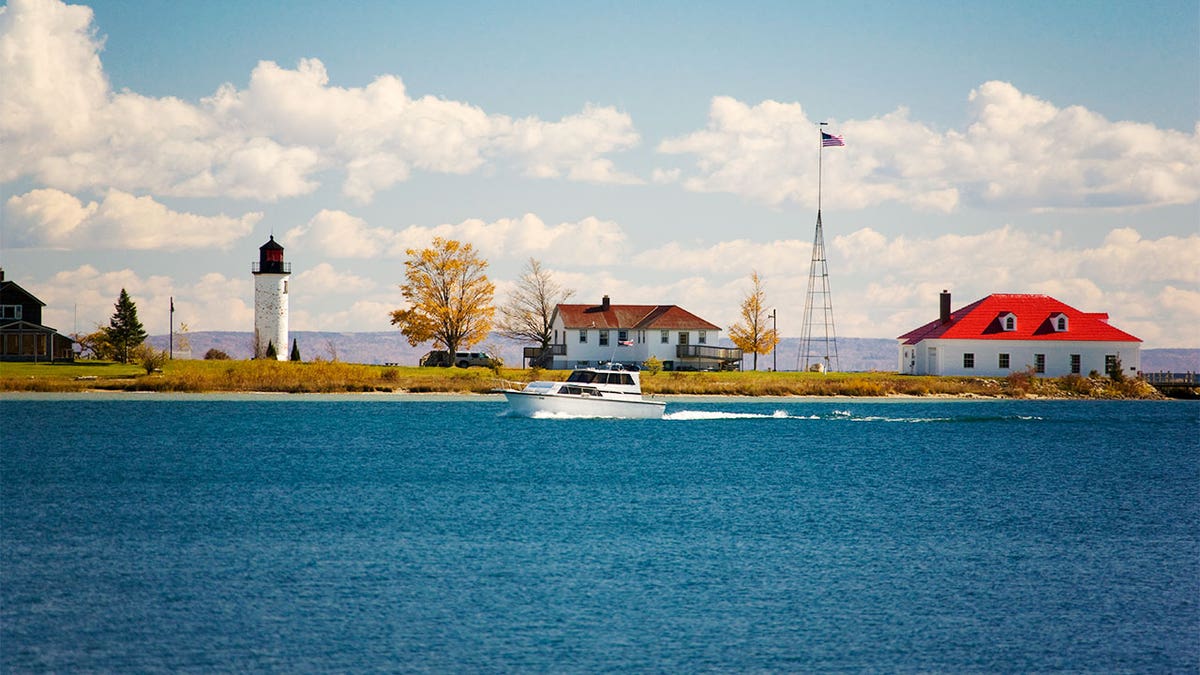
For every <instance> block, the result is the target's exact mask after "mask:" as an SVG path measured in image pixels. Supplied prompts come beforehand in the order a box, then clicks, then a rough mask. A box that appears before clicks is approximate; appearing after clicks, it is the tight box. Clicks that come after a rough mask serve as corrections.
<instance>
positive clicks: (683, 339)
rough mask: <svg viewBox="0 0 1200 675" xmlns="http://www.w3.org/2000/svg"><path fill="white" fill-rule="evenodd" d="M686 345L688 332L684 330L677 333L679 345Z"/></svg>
mask: <svg viewBox="0 0 1200 675" xmlns="http://www.w3.org/2000/svg"><path fill="white" fill-rule="evenodd" d="M687 343H688V332H687V331H686V330H681V331H679V344H681V345H686V344H687Z"/></svg>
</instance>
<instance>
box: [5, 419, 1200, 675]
mask: <svg viewBox="0 0 1200 675" xmlns="http://www.w3.org/2000/svg"><path fill="white" fill-rule="evenodd" d="M503 411H504V403H503V402H502V401H500V400H496V399H492V398H475V399H470V400H457V399H445V398H440V399H412V398H400V397H388V396H374V397H353V396H346V397H294V396H278V397H258V398H254V397H240V398H213V397H189V398H167V397H161V396H144V397H136V396H110V397H103V396H101V397H90V398H84V397H71V398H66V399H63V398H55V397H38V396H32V397H13V396H8V397H6V398H4V399H0V504H2V512H0V535H2V536H0V670H3V671H4V672H23V671H46V670H49V671H60V672H61V671H80V670H83V671H125V672H128V671H147V670H169V671H177V670H188V671H214V670H216V671H231V670H236V671H245V670H252V671H260V670H280V671H289V672H291V671H312V670H320V671H368V670H388V671H417V672H422V671H432V672H511V671H554V672H562V671H596V670H609V671H623V672H628V671H635V672H646V671H668V672H695V671H743V672H744V671H792V672H794V671H807V672H812V671H834V670H837V671H842V670H883V671H943V672H961V671H1021V672H1027V671H1047V670H1072V671H1124V672H1133V671H1136V672H1147V671H1154V672H1158V671H1176V672H1181V671H1182V672H1189V671H1190V672H1196V671H1197V670H1200V406H1198V405H1197V404H1195V403H1185V402H1169V403H1160V402H1112V403H1109V402H1055V401H981V402H976V401H933V402H927V401H911V402H910V401H904V402H894V401H879V400H863V401H859V400H813V399H776V400H739V399H730V400H717V401H687V400H684V401H678V400H672V402H671V403H670V404H669V405H668V406H667V419H664V420H661V421H658V420H655V421H618V420H560V419H554V420H530V419H519V418H510V417H505V416H503V415H502V413H503Z"/></svg>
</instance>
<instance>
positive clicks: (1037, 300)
mask: <svg viewBox="0 0 1200 675" xmlns="http://www.w3.org/2000/svg"><path fill="white" fill-rule="evenodd" d="M897 340H898V341H899V358H900V362H899V371H900V372H901V373H904V374H908V375H980V376H985V377H998V376H1000V377H1002V376H1005V375H1009V374H1010V373H1014V372H1023V371H1027V370H1030V369H1032V370H1033V372H1034V373H1035V374H1037V375H1038V376H1041V377H1061V376H1064V375H1071V374H1075V375H1089V374H1091V373H1093V372H1095V373H1102V374H1108V375H1112V374H1114V373H1115V372H1116V371H1117V370H1118V369H1120V371H1121V374H1123V375H1127V376H1132V375H1137V374H1138V373H1139V372H1141V343H1142V341H1141V340H1140V339H1139V338H1136V337H1134V336H1133V335H1130V334H1129V333H1126V332H1125V331H1123V330H1120V329H1119V328H1116V327H1115V326H1112V325H1110V324H1109V323H1108V314H1107V313H1103V312H1099V313H1097V312H1081V311H1079V310H1077V309H1075V308H1074V307H1071V306H1070V305H1067V304H1065V303H1062V302H1059V301H1058V300H1055V299H1054V298H1052V297H1050V296H1048V295H1030V294H1014V293H995V294H992V295H989V296H987V297H985V298H983V299H981V300H976V301H975V302H973V303H971V304H969V305H967V306H965V307H962V308H960V309H958V310H957V311H951V309H950V293H949V292H947V291H942V294H941V303H940V312H939V317H938V318H937V319H936V320H934V321H931V322H929V323H927V324H925V325H923V326H921V327H920V328H917V329H915V330H912V331H909V332H907V333H905V334H904V335H901V336H900V337H899V338H897Z"/></svg>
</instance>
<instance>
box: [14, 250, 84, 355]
mask: <svg viewBox="0 0 1200 675" xmlns="http://www.w3.org/2000/svg"><path fill="white" fill-rule="evenodd" d="M45 306H46V303H44V302H42V301H41V300H39V299H38V298H37V297H36V296H34V295H33V294H32V293H30V292H29V291H27V290H25V289H24V288H21V287H20V286H19V285H18V284H17V283H16V282H15V281H8V280H6V279H5V278H4V269H3V268H0V361H51V362H53V361H74V360H75V341H74V340H72V339H71V338H69V337H67V336H65V335H62V334H60V333H59V332H58V331H57V330H55V329H53V328H51V327H50V326H44V325H42V307H45Z"/></svg>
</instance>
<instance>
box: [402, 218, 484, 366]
mask: <svg viewBox="0 0 1200 675" xmlns="http://www.w3.org/2000/svg"><path fill="white" fill-rule="evenodd" d="M407 254H408V259H407V260H405V261H404V267H405V271H404V283H403V284H401V285H400V292H401V293H403V294H404V299H405V300H407V301H408V303H409V307H408V309H397V310H394V311H393V312H392V325H394V326H399V327H400V332H401V333H402V334H403V335H404V336H405V337H406V338H408V343H409V344H410V345H413V346H414V347H415V346H416V345H418V344H420V343H422V342H429V341H432V342H433V345H434V347H435V348H437V347H441V348H444V349H445V350H446V351H447V352H449V354H450V362H453V359H454V353H455V352H457V351H458V350H459V349H460V348H461V349H469V348H470V347H471V346H472V345H476V344H479V343H480V342H483V340H484V339H486V338H487V336H488V332H489V331H491V329H492V316H493V314H494V313H495V307H493V306H492V295H493V293H494V292H495V290H496V287H495V286H494V285H493V284H492V282H491V281H489V280H488V278H487V275H486V274H485V273H484V272H485V270H487V266H488V264H487V261H486V260H484V259H483V258H481V257H479V255H478V254H477V253H476V252H475V249H474V247H472V246H471V245H470V244H464V243H462V242H459V241H455V240H453V239H442V238H441V237H437V238H435V239H434V240H433V245H432V246H430V247H429V248H425V249H421V250H419V251H418V250H416V249H411V248H410V249H408V251H407Z"/></svg>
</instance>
